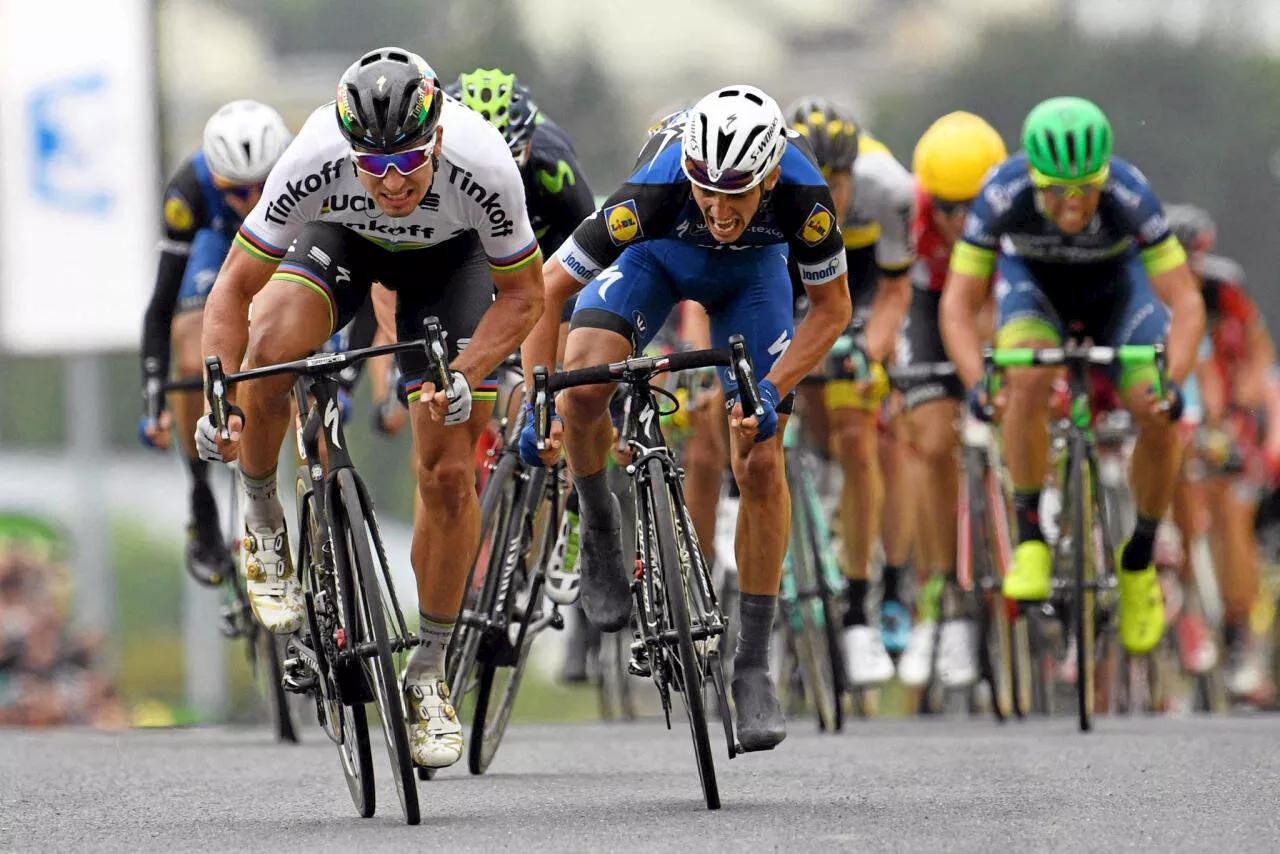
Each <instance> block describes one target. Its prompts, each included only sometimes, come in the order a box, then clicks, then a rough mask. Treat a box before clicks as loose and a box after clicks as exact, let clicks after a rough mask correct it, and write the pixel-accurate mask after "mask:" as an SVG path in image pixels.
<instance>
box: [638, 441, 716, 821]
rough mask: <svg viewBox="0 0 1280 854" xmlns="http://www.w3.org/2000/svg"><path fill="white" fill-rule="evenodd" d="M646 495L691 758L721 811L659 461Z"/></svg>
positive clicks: (653, 463)
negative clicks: (674, 643) (673, 637)
mask: <svg viewBox="0 0 1280 854" xmlns="http://www.w3.org/2000/svg"><path fill="white" fill-rule="evenodd" d="M648 470H649V472H648V473H649V484H648V487H649V493H650V500H651V501H652V502H653V509H654V529H655V534H656V536H657V540H658V559H659V560H660V561H661V562H662V567H661V569H662V586H663V592H664V598H665V599H666V607H667V612H668V614H669V615H670V618H671V627H672V628H673V629H675V632H676V638H677V647H678V650H679V656H678V662H679V665H680V689H681V690H680V693H681V696H682V697H683V698H684V708H685V713H686V715H687V716H688V718H689V730H690V732H691V734H692V736H693V748H694V755H695V758H696V760H697V765H698V778H699V780H700V781H701V783H702V793H703V796H704V797H705V799H706V802H707V809H712V810H717V809H720V789H719V785H718V783H717V781H716V769H715V760H714V759H713V758H712V756H711V739H710V737H709V736H708V735H707V715H706V710H705V708H704V707H703V703H702V668H701V664H700V663H699V661H698V655H697V651H696V650H695V649H694V646H693V633H692V626H691V624H690V622H689V601H688V595H689V594H688V591H687V589H686V586H685V573H684V567H683V564H682V562H681V560H680V547H679V544H678V543H677V540H676V514H675V509H674V507H673V506H672V498H671V489H670V486H669V485H668V483H667V478H666V469H665V468H664V467H663V465H662V463H661V462H660V461H659V460H656V459H651V460H650V461H649V463H648Z"/></svg>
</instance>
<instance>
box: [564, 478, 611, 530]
mask: <svg viewBox="0 0 1280 854" xmlns="http://www.w3.org/2000/svg"><path fill="white" fill-rule="evenodd" d="M573 491H574V492H576V493H578V518H579V519H581V520H582V524H584V525H586V526H587V527H588V528H595V529H596V530H597V531H616V530H617V529H618V526H619V524H620V522H621V520H620V519H619V518H618V516H617V514H616V513H614V512H613V493H612V492H611V491H610V490H609V469H608V468H603V469H601V470H600V471H598V472H596V473H595V474H592V475H587V476H586V477H581V476H579V475H576V474H575V475H573Z"/></svg>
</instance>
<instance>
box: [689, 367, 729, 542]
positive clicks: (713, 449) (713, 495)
mask: <svg viewBox="0 0 1280 854" xmlns="http://www.w3.org/2000/svg"><path fill="white" fill-rule="evenodd" d="M727 425H728V421H726V420H725V417H724V392H723V391H722V390H721V389H720V388H719V387H718V386H717V387H716V389H714V390H709V391H704V392H701V393H699V396H698V400H697V406H696V408H695V409H694V410H693V411H692V412H691V413H690V415H689V434H688V437H687V438H686V439H685V444H684V469H685V483H684V494H685V499H686V501H687V503H688V505H689V517H690V519H691V520H692V521H693V529H694V531H696V532H697V534H698V544H699V545H700V546H701V548H702V554H703V556H704V557H706V558H707V559H711V558H712V557H713V556H714V554H715V538H716V506H717V504H719V502H720V483H721V481H722V479H723V475H724V469H725V466H726V465H728V464H729V447H728V435H727V433H726V430H727Z"/></svg>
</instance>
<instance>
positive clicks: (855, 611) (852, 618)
mask: <svg viewBox="0 0 1280 854" xmlns="http://www.w3.org/2000/svg"><path fill="white" fill-rule="evenodd" d="M845 584H846V586H845V588H844V595H845V598H846V599H848V607H847V608H845V609H844V627H845V628H846V629H847V628H849V627H850V626H865V625H866V624H867V607H866V601H867V587H868V586H869V585H868V582H867V580H866V579H865V578H849V579H846V581H845Z"/></svg>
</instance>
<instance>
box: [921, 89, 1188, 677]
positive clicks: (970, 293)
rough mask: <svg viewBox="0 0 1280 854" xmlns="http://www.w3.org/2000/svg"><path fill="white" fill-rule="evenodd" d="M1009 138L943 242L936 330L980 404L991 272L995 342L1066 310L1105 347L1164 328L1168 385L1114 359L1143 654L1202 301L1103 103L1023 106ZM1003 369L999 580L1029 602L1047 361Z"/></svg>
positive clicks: (1156, 634) (1155, 623)
mask: <svg viewBox="0 0 1280 854" xmlns="http://www.w3.org/2000/svg"><path fill="white" fill-rule="evenodd" d="M1022 145H1023V149H1024V150H1023V151H1022V152H1020V153H1019V154H1017V155H1015V156H1013V157H1011V158H1009V159H1008V160H1006V161H1005V162H1004V163H1003V164H1001V165H1000V166H999V167H998V168H997V169H996V171H995V172H994V173H993V174H992V175H991V176H990V177H989V178H988V179H987V181H986V182H985V183H984V185H983V187H982V190H981V192H980V193H979V195H978V197H977V198H976V199H975V200H974V202H973V206H972V208H971V209H970V212H969V216H968V218H967V220H966V222H965V227H964V233H963V236H962V238H961V240H960V241H959V242H957V243H956V246H955V250H954V251H953V253H952V255H951V268H950V272H949V274H948V276H947V282H946V286H945V289H944V290H943V297H942V306H941V317H940V320H941V326H942V333H943V339H944V340H945V342H946V347H947V352H948V354H949V355H950V357H951V360H952V361H953V362H954V363H955V366H956V370H957V372H958V373H959V375H960V378H961V379H962V380H963V381H964V383H965V385H966V387H968V388H969V389H971V391H970V393H969V394H970V401H971V403H972V404H975V405H974V406H973V408H974V409H975V410H976V411H978V412H981V413H982V414H983V415H985V414H986V413H987V412H988V411H989V410H988V409H987V407H986V406H985V404H986V401H985V400H984V399H983V395H982V393H981V390H980V389H979V388H978V385H979V381H980V379H981V377H982V356H981V345H980V342H979V340H978V334H977V331H976V324H975V319H976V316H977V313H978V310H979V308H980V307H981V304H982V302H983V300H984V298H985V296H986V293H987V289H988V284H989V282H990V279H991V275H992V273H993V272H994V273H995V274H996V277H997V285H996V300H997V319H996V328H997V332H996V344H997V346H1000V347H1052V346H1055V345H1057V344H1059V343H1061V342H1062V341H1063V339H1064V338H1065V337H1066V335H1067V331H1068V328H1069V327H1070V326H1071V325H1072V324H1079V325H1080V326H1082V327H1083V335H1085V336H1088V337H1090V338H1092V339H1093V340H1094V341H1095V342H1096V343H1098V344H1104V345H1109V346H1120V345H1125V344H1154V343H1156V342H1157V341H1160V340H1162V339H1166V336H1167V348H1168V378H1169V380H1170V381H1171V386H1170V387H1168V388H1164V389H1160V388H1157V387H1156V384H1157V381H1158V377H1157V376H1156V374H1155V372H1154V369H1153V368H1150V367H1146V368H1126V369H1124V370H1117V371H1116V372H1115V377H1114V379H1115V380H1117V382H1118V388H1119V390H1120V393H1121V395H1122V397H1123V399H1124V401H1125V405H1126V407H1127V408H1128V409H1129V410H1130V412H1131V413H1132V414H1133V416H1134V419H1135V421H1136V422H1137V424H1138V440H1137V445H1136V447H1135V448H1134V452H1133V491H1134V499H1135V502H1136V504H1137V509H1138V520H1137V524H1136V527H1135V529H1134V532H1133V535H1132V536H1131V537H1130V539H1129V540H1128V541H1127V542H1126V543H1125V545H1124V547H1123V550H1122V553H1121V556H1120V573H1119V585H1120V586H1119V593H1120V636H1121V640H1122V641H1123V643H1124V645H1125V647H1126V648H1127V649H1128V650H1129V651H1130V652H1133V653H1142V652H1147V651H1149V650H1151V649H1152V648H1154V647H1155V645H1156V644H1157V643H1158V642H1159V640H1160V637H1161V635H1162V633H1163V631H1164V602H1163V600H1162V597H1161V594H1160V586H1159V582H1158V581H1157V579H1156V573H1155V567H1154V564H1153V561H1152V552H1153V548H1154V540H1155V532H1156V527H1157V526H1158V525H1159V522H1160V519H1161V518H1163V516H1164V513H1165V511H1166V510H1167V509H1168V506H1169V502H1170V500H1171V499H1172V497H1173V491H1174V486H1175V484H1176V482H1177V476H1178V466H1179V457H1180V447H1181V446H1180V443H1179V441H1178V434H1177V430H1176V425H1175V419H1176V418H1177V415H1178V412H1179V411H1180V409H1181V405H1180V400H1181V397H1180V392H1179V390H1178V384H1179V383H1181V382H1183V381H1184V380H1185V379H1186V378H1187V376H1188V374H1190V372H1191V371H1192V369H1193V368H1194V367H1195V364H1196V354H1197V351H1198V348H1199V344H1200V337H1201V335H1202V334H1203V332H1204V318H1205V312H1204V301H1203V300H1202V299H1201V297H1200V291H1199V287H1198V286H1197V284H1196V281H1195V279H1194V277H1193V276H1192V274H1191V271H1190V269H1189V268H1188V267H1187V263H1186V253H1185V252H1184V251H1183V248H1182V246H1181V245H1180V244H1179V243H1178V241H1177V238H1175V237H1174V236H1173V234H1172V233H1171V232H1170V230H1169V223H1168V220H1167V219H1166V218H1165V215H1164V211H1163V210H1162V208H1161V206H1160V201H1159V200H1158V199H1157V198H1156V196H1155V194H1154V193H1153V192H1152V191H1151V187H1150V186H1149V185H1148V183H1147V180H1146V178H1145V177H1144V176H1143V175H1142V173H1141V172H1139V171H1138V170H1137V169H1136V168H1135V167H1134V166H1132V165H1130V164H1129V163H1127V162H1125V161H1124V160H1121V159H1120V158H1118V157H1113V156H1112V152H1113V150H1114V138H1113V135H1112V131H1111V124H1110V122H1109V121H1108V120H1107V118H1106V116H1105V115H1104V114H1103V112H1102V110H1100V109H1099V108H1098V107H1097V106H1096V105H1094V104H1093V103H1091V102H1089V101H1086V100H1084V99H1083V98H1052V99H1050V100H1048V101H1045V102H1043V103H1041V104H1039V105H1037V106H1036V107H1035V108H1034V109H1033V110H1032V111H1031V113H1030V114H1029V115H1028V116H1027V119H1026V123H1025V124H1024V126H1023V130H1022ZM1006 379H1007V383H1006V387H1005V390H1004V391H1002V392H1001V393H1000V394H999V396H998V397H997V400H995V401H993V403H995V404H996V409H997V410H999V411H1001V412H1002V415H1003V425H1004V452H1005V458H1006V460H1007V462H1008V465H1009V472H1010V474H1011V476H1012V478H1013V486H1014V506H1015V511H1016V518H1017V542H1018V545H1017V548H1016V550H1015V552H1014V567H1013V570H1012V571H1011V572H1010V573H1009V574H1008V575H1007V576H1006V577H1005V580H1004V594H1005V595H1006V596H1007V597H1009V598H1011V599H1017V600H1023V601H1028V600H1029V601H1035V600H1041V599H1045V598H1046V597H1047V596H1048V595H1049V591H1050V565H1051V563H1052V561H1051V556H1050V551H1049V548H1048V546H1047V545H1045V542H1044V535H1043V533H1042V532H1041V529H1040V520H1039V503H1040V489H1041V487H1042V485H1043V484H1044V481H1045V477H1046V475H1047V470H1048V465H1049V446H1048V399H1049V391H1050V385H1051V382H1052V379H1053V371H1051V370H1047V369H1043V368H1025V369H1011V370H1009V371H1008V374H1007V377H1006ZM976 404H983V405H976Z"/></svg>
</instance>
